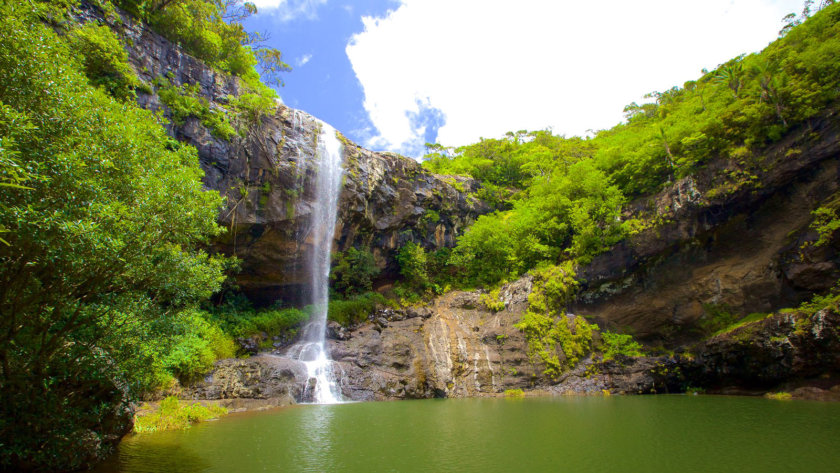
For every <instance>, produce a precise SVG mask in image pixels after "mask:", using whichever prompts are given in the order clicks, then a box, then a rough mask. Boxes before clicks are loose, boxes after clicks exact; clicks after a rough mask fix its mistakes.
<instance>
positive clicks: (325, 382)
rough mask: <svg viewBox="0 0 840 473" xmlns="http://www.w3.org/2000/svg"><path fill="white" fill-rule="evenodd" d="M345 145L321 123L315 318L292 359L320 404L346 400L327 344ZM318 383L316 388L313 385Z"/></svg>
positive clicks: (314, 229) (314, 233) (314, 231)
mask: <svg viewBox="0 0 840 473" xmlns="http://www.w3.org/2000/svg"><path fill="white" fill-rule="evenodd" d="M341 157H342V146H341V142H340V141H339V140H338V138H337V137H336V134H335V129H334V128H333V127H331V126H329V125H327V124H326V123H321V134H320V136H319V137H318V150H317V152H316V159H317V165H316V170H317V176H316V178H315V201H314V202H313V209H312V223H311V228H310V232H309V237H310V238H311V239H312V251H311V254H310V257H309V262H308V263H309V271H310V274H311V275H312V280H311V288H312V300H311V302H312V307H313V312H312V318H311V320H310V321H309V323H308V324H307V325H306V327H304V331H303V338H302V339H301V342H300V343H298V344H297V345H295V346H294V347H292V349H291V352H290V356H291V357H292V358H295V359H298V360H300V361H302V362H303V363H304V364H305V365H306V370H307V375H308V378H309V380H308V382H307V385H306V388H305V389H306V391H307V392H305V393H304V394H309V393H308V391H309V390H314V392H312V400H313V401H314V402H315V403H318V404H334V403H338V402H341V401H342V398H341V390H340V389H339V387H338V384H337V383H336V378H335V375H334V372H333V363H332V361H331V360H330V355H329V349H328V348H327V345H326V342H325V335H326V328H327V305H328V302H329V277H330V259H331V258H330V253H331V251H332V242H333V236H334V235H335V219H336V213H337V210H338V194H339V191H340V190H341V174H342V169H341ZM313 382H314V385H313Z"/></svg>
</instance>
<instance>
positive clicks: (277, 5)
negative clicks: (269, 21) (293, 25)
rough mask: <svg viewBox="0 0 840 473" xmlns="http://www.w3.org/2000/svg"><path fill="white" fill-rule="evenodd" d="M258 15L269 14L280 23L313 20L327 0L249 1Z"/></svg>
mask: <svg viewBox="0 0 840 473" xmlns="http://www.w3.org/2000/svg"><path fill="white" fill-rule="evenodd" d="M250 1H251V2H252V3H253V4H254V5H256V6H257V11H258V12H260V13H269V14H271V15H272V16H274V17H276V18H278V19H279V20H280V21H290V20H294V19H297V18H308V19H314V18H316V17H317V14H316V13H317V9H318V7H319V6H321V5H324V4H325V3H327V0H250Z"/></svg>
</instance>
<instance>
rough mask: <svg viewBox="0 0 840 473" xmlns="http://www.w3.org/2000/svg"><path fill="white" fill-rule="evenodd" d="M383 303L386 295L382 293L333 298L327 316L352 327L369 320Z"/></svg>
mask: <svg viewBox="0 0 840 473" xmlns="http://www.w3.org/2000/svg"><path fill="white" fill-rule="evenodd" d="M383 304H385V297H384V296H383V295H382V294H379V293H377V292H368V293H366V294H361V295H358V296H355V297H352V298H350V299H337V300H331V301H330V306H329V312H328V313H327V316H328V318H329V320H332V321H335V322H338V323H339V324H341V325H343V326H345V327H351V326H353V325H358V324H359V323H361V322H364V321H365V320H367V318H368V316H370V315H371V314H373V313H374V312H375V311H376V309H377V308H379V307H380V306H381V305H383Z"/></svg>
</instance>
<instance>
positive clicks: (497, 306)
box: [480, 288, 505, 312]
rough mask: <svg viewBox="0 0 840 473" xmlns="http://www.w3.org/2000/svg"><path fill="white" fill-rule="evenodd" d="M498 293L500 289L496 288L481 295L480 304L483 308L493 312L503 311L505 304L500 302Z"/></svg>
mask: <svg viewBox="0 0 840 473" xmlns="http://www.w3.org/2000/svg"><path fill="white" fill-rule="evenodd" d="M499 292H500V289H499V288H496V289H493V290H492V291H490V292H488V293H487V294H482V295H481V297H480V300H481V303H482V304H484V307H487V309H489V310H491V311H493V312H499V311H500V310H504V309H505V303H504V301H502V300H501V298H500V296H499Z"/></svg>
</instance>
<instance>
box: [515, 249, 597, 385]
mask: <svg viewBox="0 0 840 473" xmlns="http://www.w3.org/2000/svg"><path fill="white" fill-rule="evenodd" d="M533 276H534V282H533V286H532V288H531V294H530V295H529V296H528V303H529V306H528V310H527V311H526V312H525V314H523V316H522V318H521V319H520V321H519V322H518V323H516V324H515V325H514V327H516V328H517V329H519V330H521V331H522V332H524V333H525V339H526V340H527V341H528V356H529V358H530V359H531V361H532V362H535V361H537V360H539V361H540V362H542V364H543V366H544V370H543V374H544V375H545V376H548V377H551V378H557V377H559V376H560V375H561V374H563V373H564V372H565V371H566V370H567V369H569V368H571V367H573V366H575V365H576V364H577V362H578V361H579V360H580V359H581V358H582V357H583V356H585V355H586V354H587V353H589V352H590V351H591V349H592V332H593V330H597V329H598V326H597V325H595V324H589V323H588V322H586V321H585V320H584V319H583V317H574V318H570V317H567V316H566V313H565V311H564V310H563V306H564V305H565V303H566V302H567V300H568V298H569V297H571V295H572V294H573V293H574V290H575V288H576V287H577V281H575V279H574V271H573V270H572V263H571V262H568V261H567V262H565V263H563V264H562V265H559V266H545V267H542V268H540V269H539V270H535V271H534V272H533ZM560 353H562V354H563V358H564V359H563V360H560V356H559V354H560Z"/></svg>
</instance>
